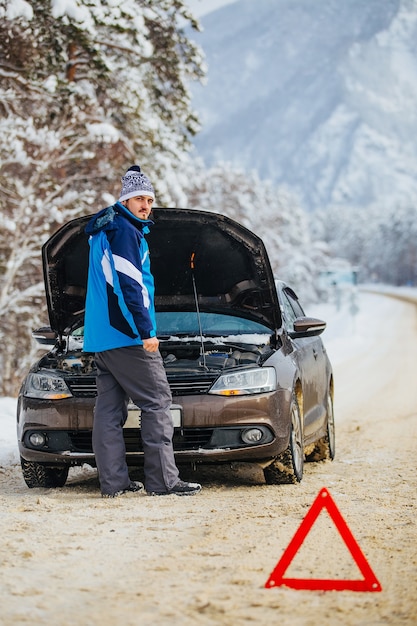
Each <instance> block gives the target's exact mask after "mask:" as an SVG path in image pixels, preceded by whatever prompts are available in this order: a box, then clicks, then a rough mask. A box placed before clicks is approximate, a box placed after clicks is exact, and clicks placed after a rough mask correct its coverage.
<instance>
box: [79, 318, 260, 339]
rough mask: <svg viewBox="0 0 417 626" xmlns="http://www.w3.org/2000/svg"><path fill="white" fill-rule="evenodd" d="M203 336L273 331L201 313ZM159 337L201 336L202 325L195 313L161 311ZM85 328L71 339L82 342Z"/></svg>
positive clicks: (157, 320)
mask: <svg viewBox="0 0 417 626" xmlns="http://www.w3.org/2000/svg"><path fill="white" fill-rule="evenodd" d="M200 323H201V329H202V331H203V334H205V335H213V336H221V335H223V336H226V335H251V334H261V335H265V334H267V335H270V334H271V329H270V328H268V327H267V326H264V325H263V324H259V323H258V322H254V321H253V320H248V319H246V318H244V317H235V316H233V315H222V314H220V313H200ZM156 327H157V332H158V336H171V335H199V334H200V325H199V321H198V316H197V313H196V312H195V311H159V312H157V313H156ZM83 337H84V326H80V327H79V328H77V329H76V330H73V331H72V333H71V338H73V339H75V340H78V341H79V340H81V339H83Z"/></svg>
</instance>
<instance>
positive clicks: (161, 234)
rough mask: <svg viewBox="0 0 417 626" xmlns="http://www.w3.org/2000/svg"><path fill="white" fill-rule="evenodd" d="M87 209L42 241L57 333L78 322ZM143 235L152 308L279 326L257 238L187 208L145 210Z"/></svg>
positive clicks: (82, 305) (270, 276)
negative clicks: (152, 281) (147, 215)
mask: <svg viewBox="0 0 417 626" xmlns="http://www.w3.org/2000/svg"><path fill="white" fill-rule="evenodd" d="M90 218H91V215H87V216H84V217H80V218H77V219H75V220H72V221H70V222H68V223H67V224H65V225H64V226H62V227H61V228H60V229H59V230H58V231H57V232H56V233H55V234H54V235H52V237H51V238H50V239H49V240H48V241H47V242H46V243H45V244H44V246H43V248H42V260H43V270H44V279H45V290H46V298H47V305H48V313H49V321H50V325H51V328H52V329H53V330H55V331H56V332H58V333H59V334H60V335H63V334H66V333H68V332H69V331H70V330H71V329H72V328H74V327H75V326H76V325H79V324H80V323H82V320H83V316H84V308H85V294H86V286H87V273H88V254H89V245H88V236H87V235H86V234H85V232H84V229H85V227H86V225H87V222H88V221H89V219H90ZM151 219H152V220H154V222H155V224H154V225H153V226H152V227H151V231H150V233H149V234H148V235H147V236H146V239H147V241H148V244H149V248H150V254H151V267H152V273H153V275H154V277H155V285H156V291H155V307H156V309H157V311H194V310H195V309H196V304H195V296H194V284H195V288H196V291H197V294H198V307H199V310H200V311H205V312H213V313H216V312H217V313H224V314H231V315H237V316H241V317H245V318H248V319H252V320H254V321H256V322H259V323H261V324H264V325H265V326H267V327H268V328H270V329H271V331H275V330H277V329H278V328H280V326H281V314H280V309H279V304H278V298H277V292H276V288H275V281H274V277H273V274H272V270H271V266H270V263H269V259H268V255H267V252H266V250H265V246H264V244H263V242H262V240H261V239H260V238H259V237H257V236H256V235H255V234H253V233H252V232H251V231H249V230H248V229H246V228H245V227H243V226H241V225H240V224H238V223H237V222H235V221H233V220H231V219H230V218H228V217H225V216H224V215H219V214H217V213H209V212H205V211H197V210H192V209H161V208H156V209H154V210H153V212H152V216H151Z"/></svg>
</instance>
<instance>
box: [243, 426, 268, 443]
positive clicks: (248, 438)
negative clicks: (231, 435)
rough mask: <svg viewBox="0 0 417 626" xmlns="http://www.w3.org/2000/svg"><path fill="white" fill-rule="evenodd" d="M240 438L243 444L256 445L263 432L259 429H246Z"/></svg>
mask: <svg viewBox="0 0 417 626" xmlns="http://www.w3.org/2000/svg"><path fill="white" fill-rule="evenodd" d="M241 437H242V441H244V442H245V443H258V442H259V441H260V440H261V439H262V437H263V432H262V430H261V429H260V428H248V429H247V430H244V431H243V433H242V434H241Z"/></svg>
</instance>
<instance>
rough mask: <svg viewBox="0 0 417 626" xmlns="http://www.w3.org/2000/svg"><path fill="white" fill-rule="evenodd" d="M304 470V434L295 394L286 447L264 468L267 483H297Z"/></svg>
mask: <svg viewBox="0 0 417 626" xmlns="http://www.w3.org/2000/svg"><path fill="white" fill-rule="evenodd" d="M303 472H304V435H303V423H302V419H301V412H300V407H299V403H298V400H297V397H296V395H295V394H294V396H293V399H292V402H291V434H290V441H289V443H288V447H287V449H286V450H284V452H282V454H280V455H279V456H278V457H277V458H276V459H275V460H274V461H273V462H272V463H271V465H268V466H267V467H265V468H264V476H265V482H266V484H267V485H284V484H287V485H288V484H294V483H299V482H300V481H301V480H302V478H303Z"/></svg>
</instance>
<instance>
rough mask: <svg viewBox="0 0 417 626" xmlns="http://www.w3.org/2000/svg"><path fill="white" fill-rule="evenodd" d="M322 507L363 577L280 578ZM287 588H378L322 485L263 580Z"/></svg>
mask: <svg viewBox="0 0 417 626" xmlns="http://www.w3.org/2000/svg"><path fill="white" fill-rule="evenodd" d="M322 509H327V512H328V513H329V515H330V517H331V518H332V520H333V522H334V523H335V525H336V528H337V529H338V531H339V533H340V535H341V537H342V539H343V541H344V542H345V544H346V546H347V548H348V549H349V552H350V553H351V555H352V557H353V559H354V560H355V563H356V565H357V566H358V568H359V570H360V571H361V573H362V574H363V577H364V578H363V580H339V579H337V580H327V579H317V578H312V579H309V578H284V574H285V572H286V571H287V569H288V566H289V565H290V563H291V561H292V560H293V558H294V556H295V555H296V553H297V550H298V549H299V548H300V546H301V544H302V543H303V541H304V539H305V538H306V536H307V534H308V533H309V531H310V529H311V527H312V526H313V524H314V522H315V521H316V519H317V517H318V516H319V514H320V512H321V510H322ZM282 585H284V586H285V587H291V588H292V589H314V590H320V591H344V590H350V591H382V587H381V585H380V583H379V582H378V580H377V578H376V576H375V574H374V573H373V571H372V569H371V568H370V566H369V564H368V562H367V560H366V558H365V556H364V555H363V552H362V550H361V549H360V547H359V545H358V543H357V541H356V539H355V538H354V536H353V535H352V533H351V531H350V530H349V528H348V525H347V524H346V522H345V520H344V519H343V517H342V515H341V513H340V511H339V509H338V508H337V506H336V503H335V501H334V500H333V498H332V497H331V495H330V493H329V492H328V491H327V489H325V488H323V489H322V490H321V491H320V492H319V494H318V496H317V498H316V499H315V500H314V502H313V504H312V505H311V507H310V509H309V511H308V512H307V515H306V516H305V518H304V519H303V521H302V522H301V525H300V527H299V529H298V530H297V532H296V533H295V535H294V537H293V538H292V540H291V541H290V543H289V545H288V547H287V549H286V550H285V552H284V554H283V555H282V557H281V559H280V560H279V562H278V563H277V565H276V566H275V569H274V571H273V572H272V574H271V575H270V577H269V578H268V580H267V582H266V583H265V587H267V588H270V587H280V586H282Z"/></svg>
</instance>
